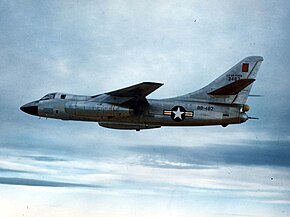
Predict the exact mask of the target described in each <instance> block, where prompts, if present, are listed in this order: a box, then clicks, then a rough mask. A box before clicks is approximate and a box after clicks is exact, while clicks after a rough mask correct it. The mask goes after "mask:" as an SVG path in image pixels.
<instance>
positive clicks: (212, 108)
mask: <svg viewBox="0 0 290 217" xmlns="http://www.w3.org/2000/svg"><path fill="white" fill-rule="evenodd" d="M262 61H263V58H262V57H260V56H250V57H246V58H244V59H243V60H242V61H240V62H239V63H237V64H236V65H235V66H233V67H232V68H231V69H229V70H228V71H226V72H225V73H224V74H222V75H221V76H219V77H218V78H217V79H215V80H214V81H213V82H211V83H210V84H208V85H207V86H205V87H203V88H201V89H199V90H197V91H194V92H191V93H188V94H185V95H183V96H178V97H174V98H168V99H159V100H156V99H147V98H146V96H147V95H149V94H150V93H152V92H153V91H155V90H156V89H158V88H159V87H161V86H162V85H163V84H161V83H155V82H143V83H140V84H136V85H133V86H129V87H125V88H122V89H119V90H115V91H111V92H108V93H103V94H98V95H95V96H81V95H72V94H64V93H50V94H47V95H45V96H44V97H43V98H41V99H40V100H37V101H34V102H31V103H28V104H26V105H24V106H22V107H21V110H22V111H24V112H26V113H28V114H32V115H37V116H40V117H46V118H56V119H62V120H76V121H95V122H98V123H99V125H100V126H103V127H108V128H113V129H135V130H140V129H150V128H158V127H161V126H204V125H222V126H227V125H229V124H239V123H242V122H245V121H247V120H248V118H249V117H248V116H247V114H246V113H245V112H247V111H248V110H249V106H248V105H246V104H245V103H246V100H247V98H248V96H249V93H250V90H251V87H252V84H253V82H254V81H255V78H256V75H257V73H258V70H259V68H260V65H261V63H262Z"/></svg>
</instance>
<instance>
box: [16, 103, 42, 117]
mask: <svg viewBox="0 0 290 217" xmlns="http://www.w3.org/2000/svg"><path fill="white" fill-rule="evenodd" d="M20 109H21V111H23V112H25V113H27V114H30V115H38V102H30V103H27V104H25V105H23V106H21V107H20Z"/></svg>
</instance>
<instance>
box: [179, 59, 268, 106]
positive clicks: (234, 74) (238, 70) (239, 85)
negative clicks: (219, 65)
mask: <svg viewBox="0 0 290 217" xmlns="http://www.w3.org/2000/svg"><path fill="white" fill-rule="evenodd" d="M262 61H263V57H260V56H249V57H246V58H245V59H243V60H242V61H240V62H239V63H237V64H236V65H235V66H233V67H232V68H231V69H230V70H228V71H226V72H225V73H224V74H222V75H221V76H220V77H218V78H217V79H216V80H214V81H213V82H211V83H210V84H208V85H207V86H205V87H203V88H201V89H200V90H197V91H195V92H192V93H189V94H186V95H184V96H181V97H180V98H183V99H184V98H187V99H189V100H191V99H194V100H200V101H205V102H213V103H225V104H245V102H246V101H247V98H248V96H249V93H250V90H251V88H252V83H253V82H254V81H255V78H256V76H257V73H258V70H259V68H260V65H261V63H262Z"/></svg>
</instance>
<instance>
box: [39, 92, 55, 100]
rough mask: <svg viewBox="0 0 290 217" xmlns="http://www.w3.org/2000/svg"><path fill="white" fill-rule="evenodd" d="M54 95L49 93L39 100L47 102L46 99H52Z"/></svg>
mask: <svg viewBox="0 0 290 217" xmlns="http://www.w3.org/2000/svg"><path fill="white" fill-rule="evenodd" d="M54 97H55V93H50V94H47V95H45V96H44V97H42V98H41V99H40V100H48V99H54Z"/></svg>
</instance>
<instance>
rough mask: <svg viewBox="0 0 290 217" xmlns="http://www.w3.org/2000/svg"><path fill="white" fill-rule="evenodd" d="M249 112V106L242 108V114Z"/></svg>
mask: <svg viewBox="0 0 290 217" xmlns="http://www.w3.org/2000/svg"><path fill="white" fill-rule="evenodd" d="M249 110H250V106H249V105H246V104H245V105H243V107H242V112H247V111H249Z"/></svg>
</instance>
